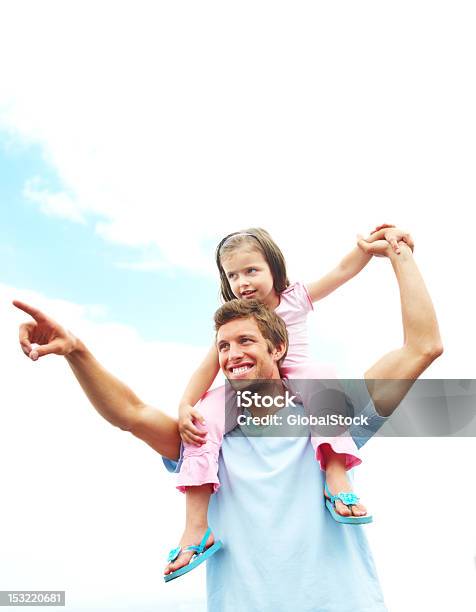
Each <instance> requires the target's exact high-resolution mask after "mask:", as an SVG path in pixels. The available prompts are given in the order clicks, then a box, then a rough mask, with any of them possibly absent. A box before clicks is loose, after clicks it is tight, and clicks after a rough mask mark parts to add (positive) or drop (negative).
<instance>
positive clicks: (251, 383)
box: [228, 378, 261, 391]
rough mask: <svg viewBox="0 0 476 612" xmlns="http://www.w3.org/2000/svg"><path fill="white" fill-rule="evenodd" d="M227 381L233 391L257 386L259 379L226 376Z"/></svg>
mask: <svg viewBox="0 0 476 612" xmlns="http://www.w3.org/2000/svg"><path fill="white" fill-rule="evenodd" d="M228 382H229V383H230V385H231V387H232V389H234V391H247V390H249V389H253V388H254V387H257V386H259V383H260V382H261V381H259V380H256V378H228Z"/></svg>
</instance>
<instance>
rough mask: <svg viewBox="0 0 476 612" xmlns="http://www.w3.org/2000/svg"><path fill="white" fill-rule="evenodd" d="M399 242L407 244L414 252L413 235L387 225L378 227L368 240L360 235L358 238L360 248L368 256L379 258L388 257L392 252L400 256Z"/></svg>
mask: <svg viewBox="0 0 476 612" xmlns="http://www.w3.org/2000/svg"><path fill="white" fill-rule="evenodd" d="M399 242H403V243H405V244H407V245H408V247H409V248H410V249H411V250H412V251H413V249H414V246H415V244H414V242H413V238H412V237H411V235H410V234H409V233H408V232H406V231H404V230H401V229H399V228H397V227H395V226H394V225H389V224H387V223H384V224H383V225H379V226H377V227H376V228H375V229H374V230H373V231H372V233H371V234H370V236H367V238H364V237H363V236H361V235H360V234H359V235H358V236H357V244H358V246H359V247H360V248H361V249H362V250H363V251H365V253H367V254H368V255H375V256H377V257H386V256H387V257H388V255H389V254H390V252H391V250H393V251H394V252H395V253H397V255H398V254H400V248H401V247H400V246H399Z"/></svg>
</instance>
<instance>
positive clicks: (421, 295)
mask: <svg viewBox="0 0 476 612" xmlns="http://www.w3.org/2000/svg"><path fill="white" fill-rule="evenodd" d="M359 246H360V247H361V248H363V249H364V250H368V252H369V253H374V254H382V255H386V256H387V257H388V258H389V259H390V261H391V263H392V266H393V270H394V272H395V276H396V277H397V281H398V286H399V288H400V302H401V309H402V322H403V346H402V347H401V348H399V349H397V350H395V351H391V352H390V353H387V354H386V355H384V356H383V357H382V358H381V359H379V360H378V361H377V363H375V364H374V365H373V366H372V367H371V368H370V369H369V370H367V372H366V373H365V381H366V383H367V387H368V390H369V393H370V395H371V397H372V399H373V401H374V404H375V408H376V410H377V412H378V413H379V414H380V415H382V416H390V415H391V414H392V412H393V411H394V410H395V408H396V407H397V406H398V404H399V403H400V402H401V400H402V399H403V398H404V396H405V395H406V393H407V392H408V390H409V389H410V387H411V386H412V384H413V382H414V381H415V380H416V379H417V378H418V377H419V376H420V375H421V374H422V372H424V371H425V370H426V368H427V367H428V366H429V365H430V364H431V363H432V362H433V361H434V360H435V359H436V358H437V357H439V356H440V355H441V354H442V352H443V345H442V342H441V337H440V332H439V329H438V321H437V319H436V313H435V310H434V308H433V304H432V301H431V298H430V295H429V293H428V291H427V289H426V286H425V283H424V281H423V278H422V276H421V274H420V271H419V270H418V268H417V265H416V263H415V260H414V259H413V253H412V251H411V250H410V248H409V247H408V246H407V245H406V244H405V243H403V242H400V243H399V247H400V254H398V255H397V254H396V253H395V252H394V251H393V249H391V248H390V246H389V245H388V243H386V244H383V242H377V243H372V244H369V243H365V242H364V241H360V242H359Z"/></svg>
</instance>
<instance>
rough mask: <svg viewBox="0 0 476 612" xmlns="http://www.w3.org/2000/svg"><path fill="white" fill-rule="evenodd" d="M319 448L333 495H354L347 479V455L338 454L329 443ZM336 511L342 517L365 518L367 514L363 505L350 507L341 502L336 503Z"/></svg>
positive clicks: (328, 484)
mask: <svg viewBox="0 0 476 612" xmlns="http://www.w3.org/2000/svg"><path fill="white" fill-rule="evenodd" d="M319 448H320V453H321V456H322V457H323V459H324V464H325V472H326V482H327V486H328V488H329V491H330V493H331V495H337V493H352V492H353V491H352V485H351V484H350V482H349V479H348V478H347V469H348V468H347V467H346V455H345V454H344V453H336V452H335V451H334V450H333V448H332V447H331V445H330V444H327V443H323V444H321V445H320V447H319ZM321 465H322V463H321ZM335 510H336V512H337V514H342V516H350V515H353V516H364V515H366V514H367V509H366V507H365V506H364V505H363V504H361V503H358V504H354V505H352V506H350V507H349V506H346V505H345V504H343V503H342V502H341V501H339V500H337V501H336V502H335Z"/></svg>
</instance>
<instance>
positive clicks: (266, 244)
mask: <svg viewBox="0 0 476 612" xmlns="http://www.w3.org/2000/svg"><path fill="white" fill-rule="evenodd" d="M243 245H247V246H249V247H250V248H251V249H255V250H257V251H259V252H260V253H261V254H262V255H263V257H264V258H265V260H266V262H267V264H268V266H269V269H270V270H271V275H272V277H273V286H274V290H275V291H276V293H281V292H282V291H284V290H285V289H286V287H288V286H289V280H288V275H287V272H286V262H285V260H284V256H283V254H282V253H281V250H280V248H279V247H278V245H277V244H276V243H275V242H274V240H273V239H272V238H271V236H270V235H269V234H268V232H267V231H266V230H264V229H261V228H259V227H251V228H249V229H246V230H243V231H241V232H233V234H228V236H225V237H224V238H223V240H221V241H220V243H219V244H218V246H217V249H216V253H215V258H216V262H217V266H218V271H219V272H220V285H221V286H220V292H221V296H222V298H223V300H224V301H225V302H229V301H230V300H234V299H236V296H235V295H234V293H233V291H232V290H231V287H230V283H229V282H228V278H227V276H226V273H225V270H224V269H223V266H222V263H221V260H222V258H223V257H224V256H226V255H227V254H229V253H231V252H232V251H234V250H235V249H237V248H238V247H240V246H243Z"/></svg>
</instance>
